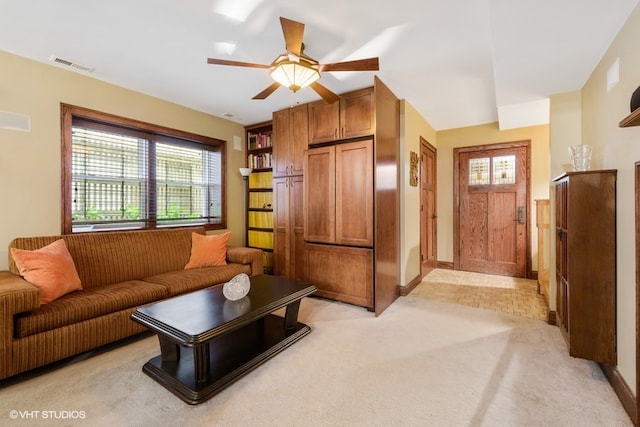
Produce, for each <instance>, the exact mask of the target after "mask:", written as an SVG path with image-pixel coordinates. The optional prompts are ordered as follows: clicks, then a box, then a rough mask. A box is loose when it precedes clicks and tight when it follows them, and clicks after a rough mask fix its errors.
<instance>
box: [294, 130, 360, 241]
mask: <svg viewBox="0 0 640 427" xmlns="http://www.w3.org/2000/svg"><path fill="white" fill-rule="evenodd" d="M305 172H306V176H305V189H304V206H305V207H304V238H305V240H306V241H308V242H316V243H332V244H337V245H348V246H360V247H372V246H373V140H370V139H369V140H364V141H355V142H348V143H343V144H337V145H332V146H327V147H318V148H310V149H309V150H308V151H307V158H306V164H305Z"/></svg>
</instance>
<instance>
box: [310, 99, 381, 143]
mask: <svg viewBox="0 0 640 427" xmlns="http://www.w3.org/2000/svg"><path fill="white" fill-rule="evenodd" d="M375 117H376V115H375V94H374V91H373V88H365V89H360V90H357V91H353V92H349V93H346V94H344V95H341V96H340V101H339V102H334V103H333V104H327V103H325V102H324V101H317V102H312V103H311V104H309V144H317V143H322V142H328V141H338V140H341V139H349V138H356V137H360V136H367V135H373V134H374V133H375V128H376V126H375V122H376V120H375Z"/></svg>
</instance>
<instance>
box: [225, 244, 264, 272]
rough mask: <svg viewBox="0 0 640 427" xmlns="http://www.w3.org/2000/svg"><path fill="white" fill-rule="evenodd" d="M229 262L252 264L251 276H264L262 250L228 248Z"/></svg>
mask: <svg viewBox="0 0 640 427" xmlns="http://www.w3.org/2000/svg"><path fill="white" fill-rule="evenodd" d="M227 262H232V263H236V264H250V265H251V276H256V275H258V274H264V268H263V267H262V250H261V249H256V248H246V247H235V246H228V247H227Z"/></svg>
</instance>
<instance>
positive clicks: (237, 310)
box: [131, 275, 316, 405]
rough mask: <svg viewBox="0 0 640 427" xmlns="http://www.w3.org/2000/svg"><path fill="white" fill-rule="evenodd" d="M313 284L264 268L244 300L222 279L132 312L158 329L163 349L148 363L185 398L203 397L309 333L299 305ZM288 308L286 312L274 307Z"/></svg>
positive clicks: (198, 399)
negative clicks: (227, 292)
mask: <svg viewBox="0 0 640 427" xmlns="http://www.w3.org/2000/svg"><path fill="white" fill-rule="evenodd" d="M315 291H316V287H315V286H313V285H310V284H308V283H303V282H296V281H293V280H288V279H284V278H280V277H275V276H268V275H260V276H254V277H251V290H250V292H249V294H248V295H247V296H246V297H244V298H243V299H241V300H238V301H229V300H227V299H226V298H225V297H224V295H223V294H222V286H216V287H213V288H208V289H203V290H200V291H196V292H193V293H190V294H186V295H182V296H178V297H175V298H171V299H168V300H165V301H161V302H158V303H155V304H151V305H147V306H145V307H140V308H138V309H137V310H136V311H135V312H134V313H133V314H132V315H131V318H132V319H133V320H135V321H136V322H138V323H141V324H143V325H144V326H146V327H148V328H149V329H151V330H153V331H155V332H156V333H157V334H158V340H159V341H160V353H161V354H160V355H159V356H157V357H154V358H152V359H151V360H149V361H148V362H147V363H146V364H145V365H144V366H143V368H142V370H143V371H144V372H145V373H146V374H147V375H149V376H150V377H151V378H153V379H154V380H156V381H157V382H158V383H160V384H161V385H163V386H164V387H165V388H167V389H168V390H169V391H171V392H172V393H174V394H175V395H176V396H178V397H179V398H180V399H182V400H184V401H185V402H187V403H189V404H191V405H195V404H198V403H201V402H203V401H205V400H207V399H209V398H211V397H212V396H213V395H215V394H216V393H218V392H219V391H221V390H222V389H223V388H224V387H226V386H227V385H229V384H231V383H232V382H234V381H236V380H237V379H239V378H240V377H242V376H243V375H245V374H247V373H248V372H250V371H252V370H253V369H255V368H256V367H257V366H259V365H260V364H262V363H264V362H265V361H266V360H268V359H270V358H271V357H273V356H275V355H276V354H278V353H279V352H281V351H282V350H284V349H285V348H287V347H289V346H290V345H291V344H293V343H294V342H296V341H298V340H299V339H300V338H302V337H303V336H305V335H307V334H308V333H309V332H310V331H311V328H309V327H308V326H307V325H305V324H303V323H299V322H298V309H299V307H300V300H301V299H302V298H304V297H305V296H307V295H310V294H312V293H314V292H315ZM282 307H286V310H285V316H284V318H283V317H280V316H276V315H274V314H272V313H273V312H274V311H276V310H278V309H280V308H282Z"/></svg>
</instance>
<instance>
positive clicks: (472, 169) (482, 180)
mask: <svg viewBox="0 0 640 427" xmlns="http://www.w3.org/2000/svg"><path fill="white" fill-rule="evenodd" d="M490 161H491V159H490V158H489V157H482V158H477V159H469V185H487V184H489V165H490Z"/></svg>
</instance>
